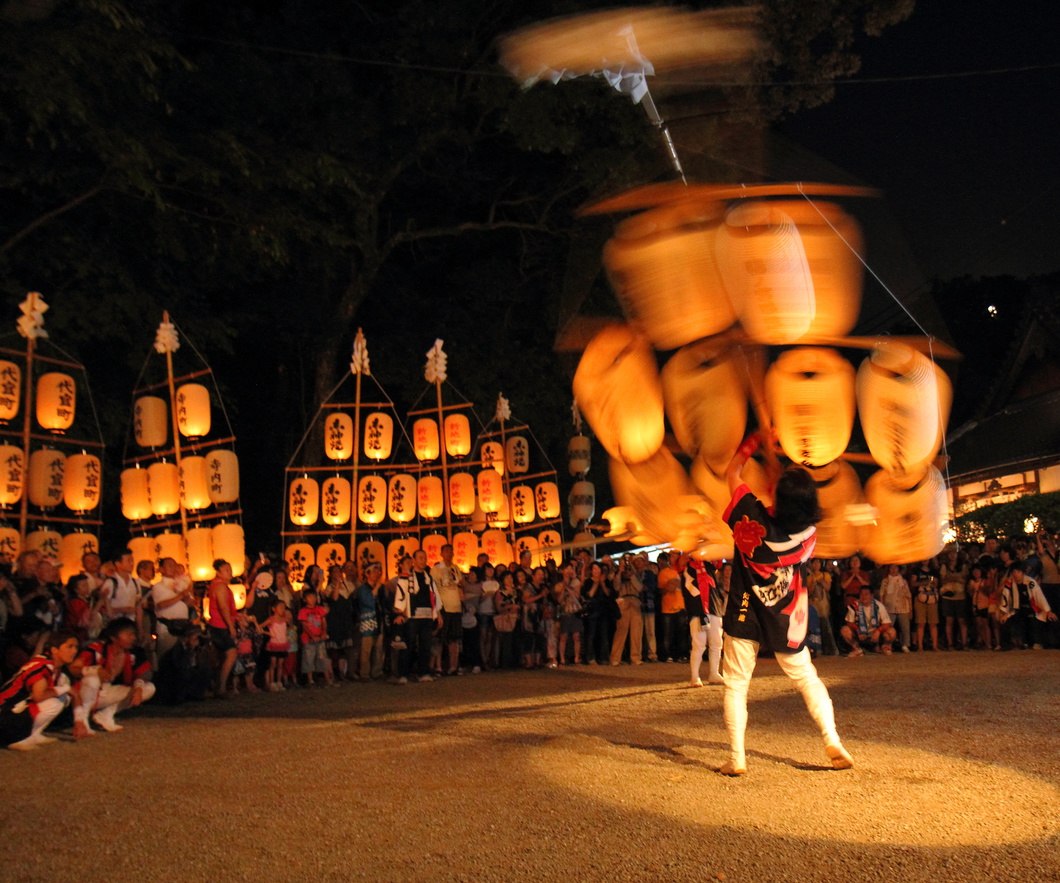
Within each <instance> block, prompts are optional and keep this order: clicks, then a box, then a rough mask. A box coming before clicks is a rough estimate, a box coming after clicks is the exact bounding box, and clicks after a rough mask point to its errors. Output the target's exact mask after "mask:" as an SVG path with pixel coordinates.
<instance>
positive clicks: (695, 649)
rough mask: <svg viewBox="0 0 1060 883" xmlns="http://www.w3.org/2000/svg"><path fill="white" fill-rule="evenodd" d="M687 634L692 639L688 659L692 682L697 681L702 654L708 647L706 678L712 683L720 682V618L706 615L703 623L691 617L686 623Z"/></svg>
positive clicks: (695, 617) (697, 618)
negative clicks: (708, 670) (707, 671)
mask: <svg viewBox="0 0 1060 883" xmlns="http://www.w3.org/2000/svg"><path fill="white" fill-rule="evenodd" d="M688 633H689V635H691V637H692V652H691V654H690V655H689V657H688V662H689V665H690V666H691V668H692V682H693V683H695V682H696V681H698V680H699V669H700V666H701V665H702V664H703V653H704V651H705V650H706V649H707V647H708V646H709V647H710V652H709V653H708V654H707V667H708V668H709V669H710V672H709V674H708V675H707V677H708V678H709V679H710V680H713V681H719V680H721V672H720V671H719V669H718V665H719V663H720V662H721V643H722V642H721V617H720V616H713V615H711V614H709V613H708V614H707V621H706V623H704V622H703V621H702V620H701V619H700V618H699V617H698V616H693V617H692V618H691V619H689V621H688Z"/></svg>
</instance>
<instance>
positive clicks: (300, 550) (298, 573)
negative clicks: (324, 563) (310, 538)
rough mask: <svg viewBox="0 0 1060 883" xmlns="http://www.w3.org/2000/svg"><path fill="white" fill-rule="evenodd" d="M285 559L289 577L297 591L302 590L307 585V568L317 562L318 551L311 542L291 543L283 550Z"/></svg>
mask: <svg viewBox="0 0 1060 883" xmlns="http://www.w3.org/2000/svg"><path fill="white" fill-rule="evenodd" d="M283 560H284V561H285V562H286V563H287V579H288V580H289V581H290V583H291V588H292V589H294V590H295V591H296V592H300V591H302V586H304V585H305V572H306V569H307V568H308V567H309V566H310V565H311V564H313V563H315V562H316V553H315V552H314V551H313V547H312V546H311V545H309V543H291V544H290V545H289V546H288V547H287V548H286V549H284V550H283Z"/></svg>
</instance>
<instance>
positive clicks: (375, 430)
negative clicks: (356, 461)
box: [324, 411, 394, 461]
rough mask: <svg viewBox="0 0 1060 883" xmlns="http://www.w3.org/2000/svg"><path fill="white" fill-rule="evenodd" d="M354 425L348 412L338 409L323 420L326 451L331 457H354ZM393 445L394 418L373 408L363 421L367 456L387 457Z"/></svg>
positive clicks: (337, 458)
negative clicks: (338, 410)
mask: <svg viewBox="0 0 1060 883" xmlns="http://www.w3.org/2000/svg"><path fill="white" fill-rule="evenodd" d="M353 441H354V426H353V418H352V417H351V416H350V415H349V414H345V413H342V412H341V411H340V412H335V413H333V414H331V415H329V416H328V418H327V419H326V420H325V421H324V453H325V454H327V456H328V458H329V459H331V460H349V459H350V458H351V457H352V456H353ZM393 446H394V418H393V417H391V416H390V415H389V414H386V413H384V412H382V411H373V412H372V413H371V414H369V415H368V417H367V418H365V422H364V445H363V447H364V455H365V456H366V457H368V458H369V459H370V460H376V461H380V460H385V459H387V457H389V456H390V454H391V451H392V450H393Z"/></svg>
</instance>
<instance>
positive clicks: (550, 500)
mask: <svg viewBox="0 0 1060 883" xmlns="http://www.w3.org/2000/svg"><path fill="white" fill-rule="evenodd" d="M534 500H535V503H536V505H537V514H538V515H539V516H540V517H541V518H559V487H557V486H556V483H555V482H554V481H543V482H541V484H539V485H538V486H537V488H535V490H534ZM590 517H592V516H590Z"/></svg>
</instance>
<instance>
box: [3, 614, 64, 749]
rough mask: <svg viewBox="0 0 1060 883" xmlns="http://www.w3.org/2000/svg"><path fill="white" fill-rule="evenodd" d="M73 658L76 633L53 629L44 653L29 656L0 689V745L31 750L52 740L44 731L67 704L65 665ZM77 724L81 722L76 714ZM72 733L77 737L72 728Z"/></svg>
mask: <svg viewBox="0 0 1060 883" xmlns="http://www.w3.org/2000/svg"><path fill="white" fill-rule="evenodd" d="M76 657H77V636H76V635H75V634H73V633H72V632H64V631H59V632H53V633H52V634H51V636H50V637H49V638H48V641H47V644H46V645H45V649H44V652H43V653H42V654H41V655H39V656H34V657H32V658H31V659H30V660H29V662H27V663H26V664H25V665H23V666H22V668H20V669H19V670H18V671H17V672H16V673H15V675H14V676H13V677H12V678H11V680H9V681H8V682H7V683H6V684H4V685H3V687H2V688H0V746H6V747H7V748H10V749H12V750H14V751H33V750H34V749H36V748H38V747H40V746H41V745H47V744H49V743H50V742H54V741H55V739H54V737H52V736H45V735H44V730H45V729H46V728H47V727H48V725H49V724H50V723H51V722H52V721H53V720H55V718H56V717H57V716H58V715H59V712H61V711H62V710H63V709H64V708H65V707H66V706H67V704H68V703H69V701H70V690H71V686H72V685H71V682H70V678H69V676H68V675H67V666H69V665H70V664H71V663H73V661H74V659H76ZM77 717H78V721H77V723H78V725H80V724H82V723H83V718H82V716H81V715H77ZM74 735H75V736H80V735H81V733H80V731H79V730H75V733H74Z"/></svg>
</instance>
